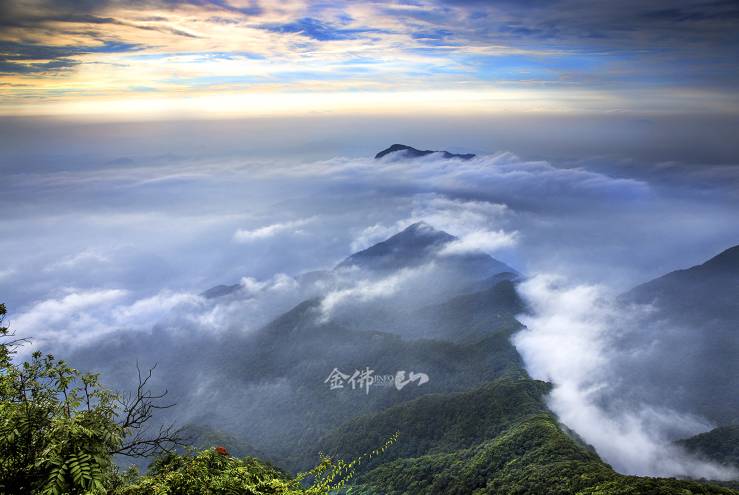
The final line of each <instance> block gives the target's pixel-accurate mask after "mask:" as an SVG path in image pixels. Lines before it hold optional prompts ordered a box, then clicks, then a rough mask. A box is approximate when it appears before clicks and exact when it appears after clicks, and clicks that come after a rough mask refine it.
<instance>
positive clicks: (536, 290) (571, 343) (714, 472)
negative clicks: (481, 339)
mask: <svg viewBox="0 0 739 495" xmlns="http://www.w3.org/2000/svg"><path fill="white" fill-rule="evenodd" d="M519 288H520V291H521V293H522V295H523V296H524V298H525V299H526V301H527V302H528V303H529V305H530V306H531V314H528V315H521V316H520V320H521V322H522V323H523V324H524V325H525V326H526V329H524V330H522V331H521V332H520V333H518V334H517V335H516V336H515V337H514V343H515V345H516V348H517V349H518V350H519V352H520V353H521V355H522V357H523V359H524V362H525V364H526V369H527V370H528V372H529V373H530V374H531V376H532V377H533V378H537V379H540V380H546V381H550V382H552V383H553V384H554V388H553V390H552V392H551V393H550V394H549V398H548V404H549V407H550V408H551V409H552V411H554V412H555V414H557V416H558V418H559V419H560V421H562V423H564V424H565V425H566V426H567V427H569V428H571V429H572V430H574V431H575V432H577V434H578V435H580V436H581V437H582V438H583V439H584V440H585V441H586V442H587V443H589V444H590V445H592V446H594V447H595V449H596V450H597V452H598V453H599V454H600V455H601V456H602V457H603V459H605V460H606V462H608V463H610V464H611V465H612V466H613V467H614V468H615V469H616V470H617V471H619V472H622V473H626V474H634V475H640V476H673V477H674V476H678V477H681V476H688V477H693V478H707V479H721V480H730V479H734V478H736V476H737V472H736V470H734V469H731V468H727V467H725V466H719V465H716V464H711V463H709V462H706V461H704V460H701V459H699V458H696V457H694V456H691V455H689V454H688V453H687V452H685V451H684V450H682V449H681V448H680V447H678V446H677V445H675V444H674V442H675V440H678V439H682V438H686V437H689V436H692V435H695V434H698V433H702V432H705V431H708V430H710V429H712V428H713V427H715V425H712V424H711V423H710V422H709V421H708V420H706V419H705V418H701V417H700V416H697V415H694V414H690V413H689V412H686V411H680V410H677V409H671V408H667V407H664V406H660V405H659V404H656V403H650V402H648V401H645V400H643V399H642V400H630V399H629V398H628V395H625V394H620V393H619V391H622V390H623V388H629V387H639V386H641V385H642V383H643V382H645V381H650V380H651V379H652V378H651V377H650V376H649V375H648V372H649V367H644V366H643V367H642V371H646V372H647V373H646V374H645V375H646V376H644V375H643V376H638V377H634V376H629V375H628V374H626V373H624V371H625V370H624V369H623V367H622V365H623V363H624V361H625V359H627V358H628V356H625V354H626V352H627V351H625V350H624V349H623V347H622V346H621V345H620V344H619V342H620V341H621V340H622V339H623V336H624V334H625V333H629V332H633V331H634V329H639V330H640V331H644V330H645V328H644V326H645V324H648V323H647V319H646V318H645V317H644V315H645V314H647V313H649V311H650V308H648V307H643V308H633V307H632V308H629V311H624V308H623V307H619V306H618V305H617V304H616V303H615V298H614V294H612V293H610V294H609V291H608V290H607V289H606V288H605V287H603V286H600V287H599V286H592V285H572V284H568V283H567V281H566V280H565V279H563V278H561V277H556V276H551V275H538V276H536V277H534V278H532V279H530V280H527V281H526V282H524V283H523V284H521V285H520V286H519ZM682 345H687V346H689V345H690V344H689V343H685V342H683V343H682Z"/></svg>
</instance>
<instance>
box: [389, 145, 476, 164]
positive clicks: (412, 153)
mask: <svg viewBox="0 0 739 495" xmlns="http://www.w3.org/2000/svg"><path fill="white" fill-rule="evenodd" d="M391 153H399V154H401V155H400V156H402V157H403V158H419V157H422V156H426V155H430V154H432V153H441V154H442V155H443V156H444V158H446V159H450V158H459V159H460V160H470V159H472V158H474V157H475V154H474V153H463V154H459V153H449V152H448V151H436V150H419V149H416V148H414V147H412V146H408V145H406V144H393V145H392V146H390V147H389V148H386V149H384V150H382V151H380V152H379V153H377V154H376V155H375V160H379V159H380V158H382V157H384V156H386V155H389V154H391Z"/></svg>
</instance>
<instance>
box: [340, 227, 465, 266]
mask: <svg viewBox="0 0 739 495" xmlns="http://www.w3.org/2000/svg"><path fill="white" fill-rule="evenodd" d="M454 239H456V237H454V236H453V235H450V234H447V233H446V232H443V231H441V230H436V229H435V228H433V227H432V226H431V225H429V224H427V223H426V222H416V223H414V224H412V225H409V226H408V227H406V228H405V229H404V230H403V231H401V232H399V233H397V234H395V235H394V236H392V237H390V238H388V239H386V240H384V241H382V242H378V243H377V244H375V245H374V246H370V247H368V248H367V249H365V250H363V251H359V252H357V253H354V254H353V255H351V256H349V257H348V258H347V259H345V260H344V261H342V262H341V263H339V265H338V266H337V268H345V267H348V266H352V265H354V266H358V267H360V268H370V269H373V270H377V269H381V270H392V269H398V268H402V267H405V266H411V265H416V264H419V263H420V262H422V261H423V260H424V259H426V258H427V256H428V255H430V254H431V252H432V251H433V250H434V249H435V248H439V247H441V246H442V245H443V244H446V243H447V242H450V241H453V240H454Z"/></svg>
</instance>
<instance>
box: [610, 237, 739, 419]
mask: <svg viewBox="0 0 739 495" xmlns="http://www.w3.org/2000/svg"><path fill="white" fill-rule="evenodd" d="M621 299H622V301H624V302H626V303H632V302H635V303H640V304H648V305H651V308H652V309H651V313H650V316H649V318H648V323H646V324H644V325H643V327H642V328H641V329H640V330H639V332H636V335H635V336H634V337H633V338H632V341H631V342H630V346H631V348H633V349H640V350H642V351H645V352H646V350H647V349H649V352H650V353H652V354H651V355H652V358H651V359H650V360H647V362H646V363H642V364H641V365H640V366H641V368H638V367H632V371H633V372H635V373H639V374H640V375H641V376H643V377H645V379H644V382H645V383H653V384H654V385H653V387H652V388H653V389H654V390H652V391H651V392H650V397H655V396H658V395H661V396H662V397H663V400H665V402H666V403H667V404H668V405H670V406H671V407H677V408H679V409H687V410H688V411H690V412H692V413H697V414H700V415H702V416H704V417H706V418H708V419H710V420H712V421H714V422H715V423H717V424H719V425H721V424H732V423H737V422H739V395H737V393H736V380H737V378H738V377H739V359H737V356H739V338H738V337H739V336H738V335H737V331H738V330H739V246H734V247H731V248H729V249H727V250H725V251H723V252H722V253H720V254H719V255H717V256H715V257H713V258H711V259H710V260H708V261H706V262H705V263H703V264H701V265H697V266H694V267H692V268H687V269H684V270H677V271H674V272H671V273H668V274H666V275H663V276H661V277H659V278H656V279H654V280H651V281H649V282H646V283H644V284H641V285H639V286H637V287H635V288H633V289H632V290H630V291H629V292H627V293H626V294H624V295H623V296H622V297H621ZM647 377H648V379H647ZM670 401H674V403H670Z"/></svg>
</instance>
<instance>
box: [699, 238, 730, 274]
mask: <svg viewBox="0 0 739 495" xmlns="http://www.w3.org/2000/svg"><path fill="white" fill-rule="evenodd" d="M700 266H702V267H705V268H714V269H729V268H733V269H734V270H737V269H739V244H737V245H736V246H732V247H730V248H728V249H726V250H724V251H722V252H721V253H719V254H717V255H716V256H714V257H713V258H711V259H710V260H708V261H706V262H705V263H703V264H702V265H700Z"/></svg>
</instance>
